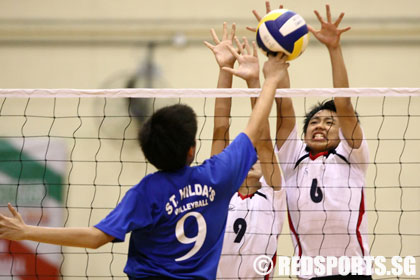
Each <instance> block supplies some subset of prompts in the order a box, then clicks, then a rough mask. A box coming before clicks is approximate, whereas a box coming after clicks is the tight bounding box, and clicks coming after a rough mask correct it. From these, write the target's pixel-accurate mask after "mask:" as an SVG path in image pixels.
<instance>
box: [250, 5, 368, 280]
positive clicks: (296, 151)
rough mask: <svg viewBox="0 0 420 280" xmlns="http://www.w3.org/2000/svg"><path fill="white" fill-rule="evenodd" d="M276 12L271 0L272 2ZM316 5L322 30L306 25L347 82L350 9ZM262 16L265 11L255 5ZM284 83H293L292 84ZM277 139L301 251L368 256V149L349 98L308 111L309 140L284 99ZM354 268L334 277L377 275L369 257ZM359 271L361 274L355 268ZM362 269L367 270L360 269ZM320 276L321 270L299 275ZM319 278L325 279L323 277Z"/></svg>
mask: <svg viewBox="0 0 420 280" xmlns="http://www.w3.org/2000/svg"><path fill="white" fill-rule="evenodd" d="M266 7H267V12H270V5H269V2H266ZM326 14H327V20H325V21H324V19H323V18H322V17H321V16H320V14H319V12H318V11H315V15H316V16H317V18H318V20H319V22H320V23H321V29H320V30H315V29H314V28H313V27H311V26H308V29H309V31H311V32H312V33H313V35H314V37H315V38H316V39H318V40H319V41H320V42H321V43H322V44H324V45H325V46H326V47H327V49H328V52H329V56H330V59H331V65H332V73H333V85H334V87H336V88H346V87H349V82H348V77H347V70H346V67H345V64H344V59H343V55H342V51H341V46H340V37H341V34H342V33H343V32H346V31H348V30H349V29H350V27H347V28H343V29H339V25H340V23H341V20H342V19H343V17H344V13H341V14H340V16H339V17H338V19H337V20H336V21H335V22H333V21H332V17H331V12H330V7H329V5H326ZM254 15H255V16H256V18H257V20H260V18H261V17H260V16H259V15H258V14H257V13H256V12H255V11H254ZM286 87H290V83H289V85H286ZM276 104H277V129H276V131H277V133H276V146H277V152H278V158H279V162H280V165H281V168H282V171H283V176H284V179H285V184H284V186H283V188H284V189H285V190H286V193H287V205H288V211H289V215H288V217H289V224H290V229H291V231H292V232H293V241H294V244H295V254H296V255H298V256H337V257H339V256H367V255H368V254H369V248H368V246H367V245H368V243H367V240H366V238H367V236H366V214H365V199H364V193H363V187H364V184H365V183H364V181H365V176H366V169H367V163H368V148H367V144H366V141H365V140H364V139H363V132H362V129H361V127H360V124H359V121H358V118H357V115H356V113H355V110H354V108H353V105H352V103H351V99H350V98H348V97H336V98H334V100H331V101H329V102H326V103H322V104H319V106H316V107H315V108H314V109H313V110H312V111H311V112H309V113H308V114H307V115H306V118H305V125H304V129H303V132H304V141H301V140H300V139H298V137H297V131H296V116H295V112H294V109H293V103H292V101H291V99H290V98H278V99H276ZM359 269H360V270H358V271H351V273H350V275H346V276H341V275H337V274H338V273H337V271H336V270H334V271H332V273H329V275H324V276H327V277H328V276H329V277H333V278H332V279H339V278H341V277H348V278H350V279H371V276H369V275H365V274H368V273H367V271H366V264H365V263H363V264H361V265H360V267H359ZM354 274H357V275H354ZM360 274H361V275H360ZM300 277H301V278H304V279H310V278H314V279H315V278H316V275H314V274H311V275H300ZM320 279H324V278H322V277H320Z"/></svg>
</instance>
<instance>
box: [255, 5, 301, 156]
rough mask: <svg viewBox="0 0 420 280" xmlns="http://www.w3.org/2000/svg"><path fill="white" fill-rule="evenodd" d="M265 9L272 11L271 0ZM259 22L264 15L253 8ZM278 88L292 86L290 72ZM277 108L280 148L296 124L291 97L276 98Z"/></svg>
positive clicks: (277, 136)
mask: <svg viewBox="0 0 420 280" xmlns="http://www.w3.org/2000/svg"><path fill="white" fill-rule="evenodd" d="M279 9H283V5H280V6H279ZM265 11H266V13H267V14H268V13H269V12H271V5H270V1H265ZM252 13H253V14H254V17H255V19H256V20H257V22H260V21H261V19H262V17H261V16H260V15H259V13H258V12H257V11H256V10H252ZM247 29H248V30H250V31H252V32H256V30H257V29H256V28H255V27H247ZM277 86H278V88H290V80H289V74H288V73H287V72H286V75H285V77H284V79H282V80H281V81H280V82H279V84H278V85H277ZM276 108H277V124H276V146H277V148H278V149H280V148H281V147H282V146H283V144H284V142H285V141H286V139H287V138H288V136H289V134H290V132H291V131H292V129H293V128H294V126H295V124H296V117H295V111H294V108H293V102H292V99H291V98H276Z"/></svg>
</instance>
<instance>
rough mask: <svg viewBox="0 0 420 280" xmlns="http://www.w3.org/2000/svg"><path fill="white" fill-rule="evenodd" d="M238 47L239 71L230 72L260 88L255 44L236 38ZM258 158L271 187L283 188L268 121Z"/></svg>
mask: <svg viewBox="0 0 420 280" xmlns="http://www.w3.org/2000/svg"><path fill="white" fill-rule="evenodd" d="M235 41H236V45H237V46H238V50H239V52H240V53H241V54H240V55H239V56H238V63H239V66H238V68H237V69H229V71H230V72H231V73H232V74H234V75H235V76H238V77H240V78H242V79H244V80H245V81H246V83H247V85H248V88H260V67H259V62H258V51H257V46H256V44H255V42H252V49H251V46H250V45H249V42H248V40H247V39H246V37H244V38H243V44H242V43H240V42H239V40H238V39H237V38H236V37H235ZM255 102H256V98H255V97H253V98H251V106H252V108H254V106H255ZM256 149H257V153H258V158H259V160H260V163H261V171H262V173H263V176H264V178H265V180H266V182H267V184H268V185H269V186H272V187H273V188H274V189H280V187H281V175H280V168H279V165H278V161H277V157H276V156H275V154H274V148H273V144H272V143H271V135H270V124H269V121H268V119H267V120H265V121H264V122H263V125H262V132H261V138H260V140H259V141H258V142H257V144H256Z"/></svg>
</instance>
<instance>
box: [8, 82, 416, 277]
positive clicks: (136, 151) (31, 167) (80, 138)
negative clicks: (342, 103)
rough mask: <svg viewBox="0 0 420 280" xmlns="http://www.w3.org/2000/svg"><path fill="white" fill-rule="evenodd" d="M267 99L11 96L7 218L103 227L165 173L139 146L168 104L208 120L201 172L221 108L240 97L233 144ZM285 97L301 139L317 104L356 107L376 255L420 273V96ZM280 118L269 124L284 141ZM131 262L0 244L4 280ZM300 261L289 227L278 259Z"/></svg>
mask: <svg viewBox="0 0 420 280" xmlns="http://www.w3.org/2000/svg"><path fill="white" fill-rule="evenodd" d="M257 93H258V91H257V90H243V89H231V90H210V89H208V90H207V89H186V90H169V89H162V90H152V89H144V90H141V89H127V90H126V89H121V90H18V89H16V90H14V89H12V90H1V91H0V211H1V213H3V214H7V215H8V210H7V203H8V202H11V203H12V204H13V205H16V206H17V208H18V211H19V212H21V214H22V216H23V218H24V220H25V221H26V222H27V223H29V224H33V225H44V226H65V227H85V226H93V225H95V224H96V223H97V222H99V221H100V220H101V219H102V218H103V217H105V216H106V214H107V213H109V212H110V211H111V210H112V209H113V208H114V207H115V206H116V205H117V203H118V202H119V201H120V200H121V198H122V197H123V195H124V193H125V192H126V191H127V190H128V189H129V188H130V187H131V186H133V185H135V184H137V183H138V182H139V181H140V180H141V179H142V178H143V177H144V176H145V175H146V174H148V173H151V172H153V171H155V169H154V167H153V166H152V165H151V164H149V163H148V162H147V161H146V160H145V159H144V156H143V154H142V152H141V150H140V148H139V146H138V143H137V131H138V129H139V127H140V126H141V124H142V122H143V121H144V119H145V118H146V117H147V116H148V115H150V114H151V113H152V112H154V111H155V110H156V109H158V108H161V107H163V106H165V105H169V104H174V103H184V104H188V105H191V106H192V107H193V108H194V110H195V112H196V114H197V117H198V127H199V129H198V134H197V151H196V153H197V154H196V159H195V162H194V164H199V163H201V162H203V161H204V160H205V159H207V158H208V157H209V156H210V146H211V142H212V132H213V115H214V100H215V97H221V96H233V97H234V98H233V103H232V113H231V119H230V122H231V132H230V134H231V137H232V138H233V137H234V136H236V135H237V134H238V133H239V132H240V131H241V130H242V129H243V128H244V127H245V125H246V123H247V120H248V117H249V114H250V105H249V97H250V96H255V95H256V94H257ZM278 95H279V96H293V97H294V107H295V111H296V116H297V122H298V131H301V128H302V124H303V116H304V114H305V112H306V111H307V110H308V109H309V107H310V106H311V105H312V104H314V103H315V102H316V101H318V100H324V99H327V98H331V97H333V96H341V95H346V96H352V97H353V100H352V101H353V104H354V107H355V108H356V110H357V112H358V114H359V117H360V122H361V124H362V126H363V129H364V133H365V136H366V139H367V142H368V145H369V151H370V162H369V167H368V176H367V180H366V187H365V199H366V209H365V211H366V213H367V217H368V223H369V230H368V237H369V244H370V248H371V255H373V256H378V255H381V256H385V257H387V258H391V257H392V256H407V255H410V256H414V257H415V258H416V261H417V263H419V261H420V223H419V221H420V202H419V201H420V200H419V199H420V183H419V180H418V173H419V171H420V160H419V159H420V130H419V127H420V90H419V89H343V90H341V89H340V90H334V89H305V90H283V91H279V92H278ZM151 97H156V98H151ZM139 108H141V109H139ZM274 111H275V110H274V109H273V112H272V114H271V116H270V122H271V135H272V138H273V139H274V135H275V114H274ZM126 240H128V237H127V239H126ZM127 251H128V244H127V242H124V243H115V244H107V245H105V246H103V247H101V248H99V249H97V250H90V249H80V248H71V247H59V246H51V245H46V244H40V243H35V242H29V241H22V242H9V241H5V240H0V278H1V279H58V278H65V279H72V278H74V279H76V278H101V279H102V278H103V279H110V278H113V279H114V278H115V279H117V278H126V275H125V274H124V272H123V268H124V265H125V261H126V257H127ZM294 251H295V248H294V247H293V245H292V242H291V238H290V231H289V230H288V226H287V221H285V225H284V227H283V232H282V234H281V235H280V236H279V243H278V251H277V253H278V255H281V256H292V255H293V254H294ZM275 278H276V279H290V278H292V277H289V276H279V275H276V276H275ZM399 278H401V279H403V278H410V277H399ZM410 279H420V278H416V276H411V278H410Z"/></svg>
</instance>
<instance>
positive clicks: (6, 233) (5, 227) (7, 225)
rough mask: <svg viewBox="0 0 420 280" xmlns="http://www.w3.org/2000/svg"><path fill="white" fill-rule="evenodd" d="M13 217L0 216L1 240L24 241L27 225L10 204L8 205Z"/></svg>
mask: <svg viewBox="0 0 420 280" xmlns="http://www.w3.org/2000/svg"><path fill="white" fill-rule="evenodd" d="M7 207H8V208H9V211H10V212H11V213H12V215H13V217H10V218H9V217H6V216H4V215H2V214H0V239H8V240H22V239H23V238H24V237H23V233H24V228H25V226H26V225H25V223H24V222H23V219H22V217H21V216H20V214H19V213H18V212H17V211H16V209H15V208H14V207H13V206H12V205H11V204H10V203H9V204H8V205H7Z"/></svg>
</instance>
